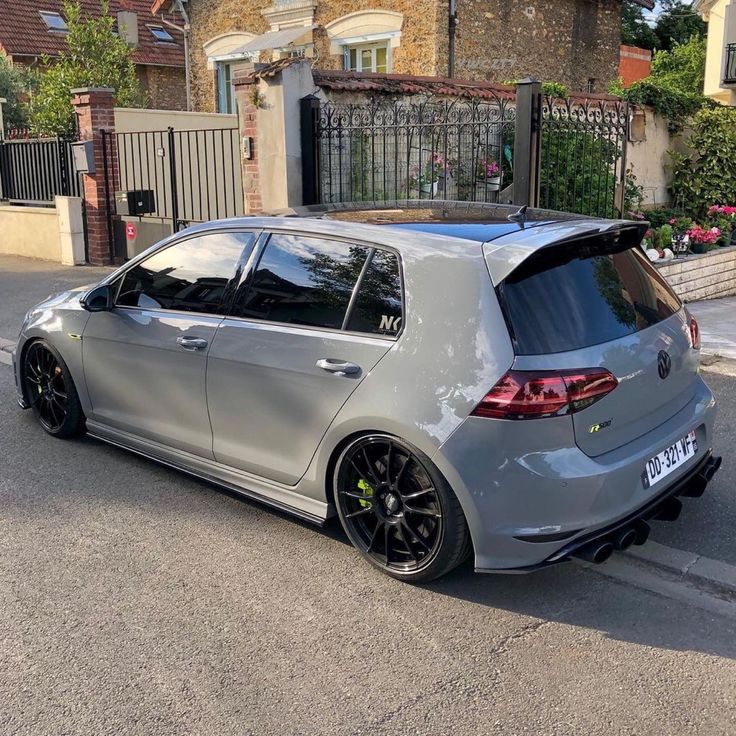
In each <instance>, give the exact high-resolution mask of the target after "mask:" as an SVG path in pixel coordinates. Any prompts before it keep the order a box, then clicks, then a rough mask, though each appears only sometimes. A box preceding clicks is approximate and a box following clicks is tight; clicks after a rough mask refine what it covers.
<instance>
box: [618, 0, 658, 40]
mask: <svg viewBox="0 0 736 736" xmlns="http://www.w3.org/2000/svg"><path fill="white" fill-rule="evenodd" d="M658 41H659V38H658V37H657V34H656V33H655V32H654V29H653V28H652V27H651V26H650V25H649V24H648V23H647V22H646V20H645V19H644V8H642V7H641V5H635V4H634V3H631V2H624V7H623V11H622V14H621V43H624V44H626V45H627V46H638V47H639V48H641V49H655V48H657V44H658Z"/></svg>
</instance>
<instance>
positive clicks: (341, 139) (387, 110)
mask: <svg viewBox="0 0 736 736" xmlns="http://www.w3.org/2000/svg"><path fill="white" fill-rule="evenodd" d="M528 99H531V98H528ZM536 100H537V101H536V102H534V104H531V105H530V104H525V105H523V106H517V104H516V100H514V99H509V98H506V97H500V96H499V97H494V98H493V99H483V100H478V99H471V100H469V99H465V98H459V99H455V100H448V99H442V98H435V97H431V96H430V97H427V98H425V99H422V100H420V101H417V102H415V103H408V102H394V103H388V104H387V103H385V102H382V101H380V100H379V101H375V100H374V101H371V102H369V103H363V104H339V103H334V102H328V103H322V104H320V103H319V102H318V101H317V100H316V98H313V97H308V98H304V100H303V101H302V104H303V107H302V133H303V149H304V150H307V156H305V158H304V167H305V179H304V182H305V193H306V197H307V199H308V200H309V201H314V202H322V203H334V202H356V201H364V200H368V201H393V200H403V199H435V198H437V199H443V200H456V201H479V202H499V201H505V202H510V201H512V197H513V196H514V194H513V191H512V189H511V188H510V185H511V184H512V183H513V181H514V178H515V176H514V169H515V166H516V167H517V171H518V176H517V177H516V178H517V179H518V180H519V186H520V188H523V187H524V186H525V184H526V183H528V182H536V183H537V184H536V185H534V186H532V190H533V192H532V194H530V195H529V197H530V198H529V199H526V200H524V201H525V202H526V201H529V202H531V203H532V204H537V205H538V206H540V207H543V208H545V209H555V210H560V211H567V212H574V213H580V214H588V215H593V216H600V217H613V216H616V215H617V214H618V213H619V212H620V209H621V205H622V201H621V199H622V194H623V180H624V172H625V168H626V143H627V136H628V125H629V120H628V116H629V111H628V105H627V104H626V103H625V102H622V101H615V100H595V101H592V100H587V99H579V100H578V99H567V98H565V99H553V98H545V99H544V100H542V99H541V98H540V97H539V96H538V97H537V98H536ZM522 109H523V110H524V111H525V112H521V111H522ZM527 118H528V119H527ZM305 131H307V132H306V133H305ZM305 147H308V148H305ZM532 149H533V150H535V151H536V150H538V151H539V155H538V156H537V155H531V152H532ZM515 159H518V161H517V160H515ZM530 162H531V163H530ZM530 166H531V167H532V168H533V171H531V172H530V171H528V170H527V169H528V168H529V167H530ZM519 167H520V168H519ZM311 171H313V173H314V175H313V176H312V175H311V174H310V172H311ZM530 174H531V176H530ZM537 186H538V194H537ZM513 201H516V200H513Z"/></svg>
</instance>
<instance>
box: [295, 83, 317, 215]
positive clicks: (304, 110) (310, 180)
mask: <svg viewBox="0 0 736 736" xmlns="http://www.w3.org/2000/svg"><path fill="white" fill-rule="evenodd" d="M299 105H300V110H301V146H302V204H319V200H320V191H319V98H318V97H315V96H314V95H307V96H306V97H302V99H301V100H299Z"/></svg>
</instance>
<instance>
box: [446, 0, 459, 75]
mask: <svg viewBox="0 0 736 736" xmlns="http://www.w3.org/2000/svg"><path fill="white" fill-rule="evenodd" d="M447 22H448V28H447V30H448V44H447V76H448V77H450V79H452V77H453V76H454V75H455V29H456V28H457V0H450V2H449V5H448V18H447Z"/></svg>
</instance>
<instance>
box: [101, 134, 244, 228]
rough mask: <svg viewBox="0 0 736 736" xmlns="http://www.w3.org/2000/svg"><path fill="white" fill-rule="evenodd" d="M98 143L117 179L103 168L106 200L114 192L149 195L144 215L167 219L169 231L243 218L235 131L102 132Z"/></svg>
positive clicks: (238, 153) (237, 143) (238, 154)
mask: <svg viewBox="0 0 736 736" xmlns="http://www.w3.org/2000/svg"><path fill="white" fill-rule="evenodd" d="M103 141H104V145H105V148H106V150H108V149H109V150H112V151H113V152H114V154H113V155H114V156H116V159H117V161H116V166H115V168H116V169H117V176H118V178H117V179H115V177H114V176H113V172H112V171H111V170H110V167H109V166H108V167H107V168H106V170H105V181H106V188H107V189H108V191H109V192H110V196H111V197H112V196H113V195H114V191H115V189H118V190H121V191H131V190H149V191H151V192H153V202H154V210H153V212H151V213H148V214H147V215H145V216H146V217H148V218H159V219H163V220H170V221H171V225H172V230H173V231H174V232H176V231H178V230H180V229H181V228H182V227H186V226H187V225H188V224H190V223H192V222H205V221H207V220H215V219H220V218H223V217H233V216H236V215H242V214H243V211H244V200H243V188H242V179H241V171H240V152H239V148H238V145H239V135H238V130H237V129H236V128H222V129H207V130H174V129H173V128H168V129H167V130H155V131H141V132H120V133H117V132H116V133H108V132H104V131H103ZM111 209H112V211H114V210H115V207H114V205H113V206H112V208H111Z"/></svg>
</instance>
